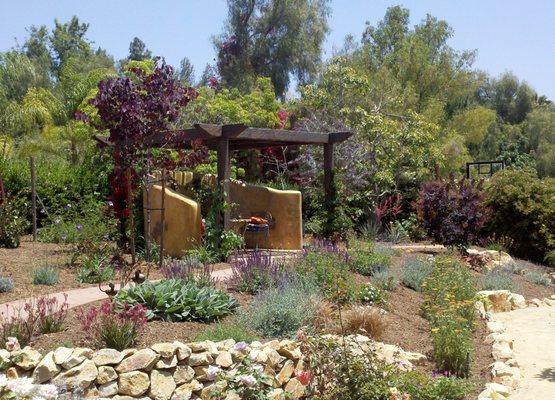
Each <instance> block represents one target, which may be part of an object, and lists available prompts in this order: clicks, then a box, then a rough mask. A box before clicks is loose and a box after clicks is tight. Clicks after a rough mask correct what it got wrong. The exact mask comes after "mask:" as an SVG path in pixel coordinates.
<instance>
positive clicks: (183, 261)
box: [162, 254, 214, 286]
mask: <svg viewBox="0 0 555 400" xmlns="http://www.w3.org/2000/svg"><path fill="white" fill-rule="evenodd" d="M162 274H163V275H164V278H166V279H181V280H184V281H187V282H189V281H192V282H195V283H196V284H197V286H214V279H212V275H211V271H210V268H209V266H208V265H207V264H203V263H202V262H201V261H200V259H199V257H198V256H197V255H196V254H188V255H186V256H185V257H183V258H180V259H169V260H167V261H166V262H165V263H164V268H163V269H162Z"/></svg>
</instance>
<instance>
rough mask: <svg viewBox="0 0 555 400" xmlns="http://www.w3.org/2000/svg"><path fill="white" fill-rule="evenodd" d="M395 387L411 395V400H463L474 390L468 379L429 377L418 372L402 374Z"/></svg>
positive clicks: (446, 375)
mask: <svg viewBox="0 0 555 400" xmlns="http://www.w3.org/2000/svg"><path fill="white" fill-rule="evenodd" d="M395 386H396V387H397V388H399V389H400V390H402V391H404V392H407V393H409V394H410V395H411V397H410V399H411V400H462V399H464V398H465V396H466V395H467V394H469V392H470V391H471V390H472V389H473V384H472V383H471V382H469V381H468V380H466V379H458V378H455V377H453V376H449V374H448V373H446V374H438V373H435V372H434V373H432V376H431V377H430V376H428V375H425V374H423V373H422V372H418V371H409V372H406V373H403V374H400V375H399V377H398V379H397V382H396V383H395Z"/></svg>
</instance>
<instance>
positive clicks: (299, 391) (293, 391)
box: [284, 378, 305, 400]
mask: <svg viewBox="0 0 555 400" xmlns="http://www.w3.org/2000/svg"><path fill="white" fill-rule="evenodd" d="M284 390H285V392H286V393H287V394H288V396H289V397H288V399H293V400H297V399H300V398H301V397H302V396H303V395H304V392H305V387H304V386H303V384H302V383H301V382H299V380H298V379H297V378H293V379H291V380H290V381H289V382H287V385H285V389H284Z"/></svg>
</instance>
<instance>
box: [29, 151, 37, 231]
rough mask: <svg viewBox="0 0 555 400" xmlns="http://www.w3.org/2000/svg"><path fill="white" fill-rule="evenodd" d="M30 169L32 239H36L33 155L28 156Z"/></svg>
mask: <svg viewBox="0 0 555 400" xmlns="http://www.w3.org/2000/svg"><path fill="white" fill-rule="evenodd" d="M29 167H30V169H31V212H32V215H33V241H34V242H35V241H36V240H37V187H36V174H35V157H30V158H29Z"/></svg>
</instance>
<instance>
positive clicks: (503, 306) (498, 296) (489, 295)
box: [476, 290, 512, 313]
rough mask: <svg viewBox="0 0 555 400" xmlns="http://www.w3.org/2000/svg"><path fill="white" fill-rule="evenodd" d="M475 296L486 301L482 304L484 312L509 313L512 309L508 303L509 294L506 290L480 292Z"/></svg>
mask: <svg viewBox="0 0 555 400" xmlns="http://www.w3.org/2000/svg"><path fill="white" fill-rule="evenodd" d="M476 295H477V296H478V297H481V298H484V299H485V300H486V302H485V303H484V305H485V307H486V311H489V312H494V313H497V312H506V311H511V309H512V306H511V302H510V301H509V296H510V295H511V292H510V291H508V290H482V291H480V292H478V293H476Z"/></svg>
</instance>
